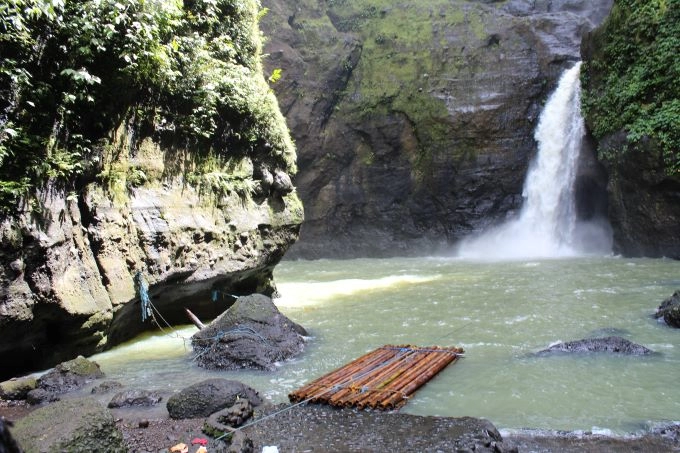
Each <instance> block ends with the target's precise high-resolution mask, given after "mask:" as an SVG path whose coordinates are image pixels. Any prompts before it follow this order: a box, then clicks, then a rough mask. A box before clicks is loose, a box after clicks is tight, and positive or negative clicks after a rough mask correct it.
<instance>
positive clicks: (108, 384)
mask: <svg viewBox="0 0 680 453" xmlns="http://www.w3.org/2000/svg"><path fill="white" fill-rule="evenodd" d="M121 388H123V384H121V383H120V382H116V381H104V382H102V383H101V384H99V385H96V386H94V387H92V390H91V391H90V393H92V394H97V393H109V392H111V391H113V390H118V389H121Z"/></svg>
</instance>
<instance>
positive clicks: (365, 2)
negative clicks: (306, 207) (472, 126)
mask: <svg viewBox="0 0 680 453" xmlns="http://www.w3.org/2000/svg"><path fill="white" fill-rule="evenodd" d="M329 6H330V7H331V11H332V12H333V14H334V15H335V17H336V18H337V20H336V25H338V26H339V28H340V29H347V30H351V31H353V32H355V33H358V34H359V35H360V37H361V40H362V43H363V48H362V56H361V60H360V62H359V65H358V66H357V67H356V68H354V70H353V73H352V74H353V77H352V79H351V80H350V82H349V84H348V87H347V89H346V93H345V96H344V101H343V102H342V103H341V104H340V105H339V107H338V109H339V114H340V115H345V116H348V117H350V118H352V117H354V119H355V121H359V122H360V121H366V120H370V119H371V118H376V117H381V116H386V115H390V114H398V115H404V116H405V117H406V118H407V120H408V122H409V123H410V124H411V125H412V128H413V131H414V133H415V136H416V138H417V141H418V150H417V152H418V156H416V158H415V159H414V163H415V164H416V166H417V167H419V168H417V169H416V170H417V172H418V173H419V174H425V173H427V168H428V167H429V166H430V165H432V164H433V162H435V161H437V159H436V156H438V155H440V154H445V153H447V154H448V155H451V156H452V157H454V158H457V154H461V153H457V154H453V155H452V154H451V153H452V151H451V146H450V137H449V125H448V121H450V114H449V112H448V109H447V105H446V103H445V101H444V100H443V99H441V98H439V97H437V95H436V94H435V92H436V91H437V89H438V88H440V87H441V85H440V84H441V81H440V80H432V79H431V77H430V75H431V74H437V73H439V74H441V73H442V65H443V64H445V65H446V69H445V72H446V74H447V77H455V76H456V75H457V74H458V73H460V72H463V71H467V72H468V73H469V72H473V71H475V70H476V66H475V64H476V65H477V66H479V64H480V63H475V61H474V60H469V59H466V58H464V56H463V54H462V53H463V50H461V47H462V48H463V49H464V48H465V47H469V48H470V49H481V48H483V47H484V46H485V41H486V39H487V34H486V29H487V28H488V21H489V20H490V19H489V18H488V17H487V15H486V14H485V13H484V8H483V7H480V6H479V5H476V4H471V3H469V2H465V1H453V2H451V1H445V0H433V1H430V2H426V3H424V2H423V3H416V2H410V3H408V4H395V3H394V2H392V1H387V0H358V1H351V2H350V1H335V2H329ZM450 35H454V36H456V44H457V46H456V48H455V49H452V48H450V45H451V44H450V43H449V39H450V38H449V37H448V36H450ZM461 43H463V44H465V45H464V46H461V45H460V44H461ZM475 51H477V50H475ZM479 51H480V52H481V51H485V52H488V51H496V50H488V51H487V50H479ZM357 153H358V154H359V156H360V159H361V161H362V162H363V163H364V164H366V165H370V163H371V156H372V153H371V151H370V150H364V151H362V150H358V151H357ZM453 153H456V151H455V150H454V151H453ZM462 154H465V155H466V156H468V155H469V153H467V152H466V153H462Z"/></svg>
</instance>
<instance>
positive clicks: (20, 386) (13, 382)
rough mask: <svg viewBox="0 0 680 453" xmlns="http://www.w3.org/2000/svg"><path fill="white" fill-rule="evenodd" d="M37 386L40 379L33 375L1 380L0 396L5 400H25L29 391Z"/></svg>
mask: <svg viewBox="0 0 680 453" xmlns="http://www.w3.org/2000/svg"><path fill="white" fill-rule="evenodd" d="M37 386H38V380H37V379H36V378H34V377H31V376H26V377H20V378H13V379H10V380H8V381H5V382H0V398H2V399H4V400H24V399H26V395H28V392H30V391H31V390H33V389H35V388H36V387H37Z"/></svg>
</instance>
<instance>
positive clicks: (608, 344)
mask: <svg viewBox="0 0 680 453" xmlns="http://www.w3.org/2000/svg"><path fill="white" fill-rule="evenodd" d="M561 352H568V353H584V352H607V353H613V354H625V355H646V354H652V353H654V351H652V350H651V349H648V348H646V347H644V346H642V345H639V344H636V343H633V342H631V341H628V340H626V339H625V338H621V337H616V336H612V337H604V338H585V339H583V340H575V341H567V342H565V343H557V344H555V345H552V346H550V347H549V348H547V349H543V350H542V351H539V352H537V353H536V354H537V355H547V354H553V353H561Z"/></svg>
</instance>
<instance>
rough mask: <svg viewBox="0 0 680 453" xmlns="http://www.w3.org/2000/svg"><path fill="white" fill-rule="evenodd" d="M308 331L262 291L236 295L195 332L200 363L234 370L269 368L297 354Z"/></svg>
mask: <svg viewBox="0 0 680 453" xmlns="http://www.w3.org/2000/svg"><path fill="white" fill-rule="evenodd" d="M306 334H307V332H306V331H305V329H304V328H303V327H301V326H300V325H298V324H296V323H294V322H293V321H291V320H290V319H288V318H287V317H286V316H284V315H283V314H281V312H280V311H279V310H278V308H276V305H274V302H272V300H271V299H270V298H269V297H267V296H264V295H262V294H252V295H250V296H244V297H239V298H238V299H237V300H236V302H235V303H234V305H232V306H231V307H230V308H229V309H228V310H227V311H225V312H224V313H223V314H221V315H220V316H219V317H218V318H217V319H215V320H214V321H213V322H211V323H210V324H209V325H208V326H207V327H206V328H204V329H201V330H200V331H199V332H197V333H196V334H194V336H193V337H192V339H191V344H192V346H193V348H194V353H195V354H196V357H195V360H196V363H198V365H199V366H201V367H203V368H208V369H219V370H234V369H240V368H255V369H263V370H272V369H273V368H274V366H275V365H274V364H275V363H276V362H278V361H281V360H285V359H288V358H290V357H293V356H295V355H296V354H298V353H300V352H301V351H302V349H303V346H304V338H303V336H304V335H306Z"/></svg>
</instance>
